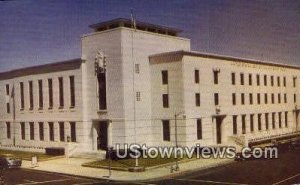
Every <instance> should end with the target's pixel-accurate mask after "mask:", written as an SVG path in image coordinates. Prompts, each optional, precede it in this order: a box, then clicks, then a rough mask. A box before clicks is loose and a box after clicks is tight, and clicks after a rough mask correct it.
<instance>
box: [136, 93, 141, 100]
mask: <svg viewBox="0 0 300 185" xmlns="http://www.w3.org/2000/svg"><path fill="white" fill-rule="evenodd" d="M136 101H141V92H136Z"/></svg>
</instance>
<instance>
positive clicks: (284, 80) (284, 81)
mask: <svg viewBox="0 0 300 185" xmlns="http://www.w3.org/2000/svg"><path fill="white" fill-rule="evenodd" d="M283 86H284V87H286V77H283Z"/></svg>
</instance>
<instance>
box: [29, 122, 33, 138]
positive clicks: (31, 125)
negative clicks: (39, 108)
mask: <svg viewBox="0 0 300 185" xmlns="http://www.w3.org/2000/svg"><path fill="white" fill-rule="evenodd" d="M29 131H30V140H34V123H33V122H29Z"/></svg>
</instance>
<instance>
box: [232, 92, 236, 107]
mask: <svg viewBox="0 0 300 185" xmlns="http://www.w3.org/2000/svg"><path fill="white" fill-rule="evenodd" d="M232 105H236V95H235V93H232Z"/></svg>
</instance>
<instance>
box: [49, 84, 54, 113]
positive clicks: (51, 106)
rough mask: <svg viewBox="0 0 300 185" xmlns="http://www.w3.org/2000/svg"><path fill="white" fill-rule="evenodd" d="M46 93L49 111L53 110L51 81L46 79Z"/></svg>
mask: <svg viewBox="0 0 300 185" xmlns="http://www.w3.org/2000/svg"><path fill="white" fill-rule="evenodd" d="M48 93H49V109H52V108H53V84H52V79H48Z"/></svg>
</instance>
